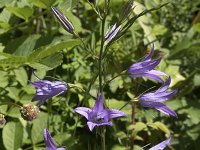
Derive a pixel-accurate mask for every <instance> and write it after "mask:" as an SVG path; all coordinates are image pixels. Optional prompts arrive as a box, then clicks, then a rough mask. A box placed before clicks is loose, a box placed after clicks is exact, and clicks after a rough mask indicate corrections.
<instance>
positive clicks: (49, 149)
mask: <svg viewBox="0 0 200 150" xmlns="http://www.w3.org/2000/svg"><path fill="white" fill-rule="evenodd" d="M44 143H45V145H46V150H66V149H65V148H62V147H61V148H57V146H56V144H55V142H54V140H53V138H52V137H51V135H50V133H49V131H48V129H46V128H45V129H44Z"/></svg>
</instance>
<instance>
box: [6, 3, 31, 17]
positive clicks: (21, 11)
mask: <svg viewBox="0 0 200 150" xmlns="http://www.w3.org/2000/svg"><path fill="white" fill-rule="evenodd" d="M6 8H7V10H8V11H10V12H11V13H13V14H14V15H16V16H17V17H19V18H21V19H24V20H25V21H28V18H29V17H31V16H32V15H33V10H32V8H30V7H28V6H24V7H21V8H19V7H10V6H9V7H6Z"/></svg>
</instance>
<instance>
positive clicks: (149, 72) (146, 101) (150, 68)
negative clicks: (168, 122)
mask: <svg viewBox="0 0 200 150" xmlns="http://www.w3.org/2000/svg"><path fill="white" fill-rule="evenodd" d="M153 54H154V45H153V47H152V49H151V52H150V53H149V54H147V55H146V56H145V58H144V60H143V61H141V62H137V63H134V64H132V65H131V66H130V67H129V69H128V74H129V76H130V77H132V78H138V77H146V78H149V79H152V80H155V81H158V82H161V83H162V86H161V87H160V88H159V89H158V90H156V91H155V92H150V93H145V94H141V95H140V96H139V98H138V99H139V103H140V105H141V106H143V107H150V108H154V109H156V110H158V111H160V112H162V113H164V114H166V115H168V116H173V117H177V114H176V113H175V112H174V111H173V110H171V109H170V108H168V107H167V106H166V105H164V104H163V103H162V102H164V101H166V100H168V99H170V98H171V97H173V96H174V95H176V93H177V90H172V91H168V88H169V85H170V83H171V78H170V77H169V76H168V75H167V74H165V73H164V72H161V71H158V70H155V69H154V68H155V67H156V66H157V65H158V64H159V63H160V61H161V57H160V58H156V59H154V60H152V56H153ZM162 76H164V77H166V78H167V79H166V81H164V80H163V78H162Z"/></svg>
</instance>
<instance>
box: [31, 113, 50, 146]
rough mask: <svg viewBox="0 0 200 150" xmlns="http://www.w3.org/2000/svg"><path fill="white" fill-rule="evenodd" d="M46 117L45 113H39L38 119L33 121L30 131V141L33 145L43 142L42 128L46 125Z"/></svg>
mask: <svg viewBox="0 0 200 150" xmlns="http://www.w3.org/2000/svg"><path fill="white" fill-rule="evenodd" d="M47 121H48V115H47V114H46V113H42V112H40V113H39V114H38V118H37V119H35V120H34V121H33V126H32V129H31V140H32V142H33V145H35V144H36V143H38V142H41V141H43V140H44V139H43V133H44V128H47V125H48V122H47Z"/></svg>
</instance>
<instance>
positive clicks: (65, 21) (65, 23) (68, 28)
mask: <svg viewBox="0 0 200 150" xmlns="http://www.w3.org/2000/svg"><path fill="white" fill-rule="evenodd" d="M51 10H52V11H53V13H54V14H55V16H56V18H58V20H59V21H60V22H61V24H62V26H63V27H64V29H65V30H66V31H67V32H69V33H73V31H74V26H73V25H72V23H71V22H70V21H69V19H68V18H67V17H66V16H65V15H64V14H63V13H62V12H61V11H60V10H58V9H57V8H56V7H54V6H52V7H51Z"/></svg>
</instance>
